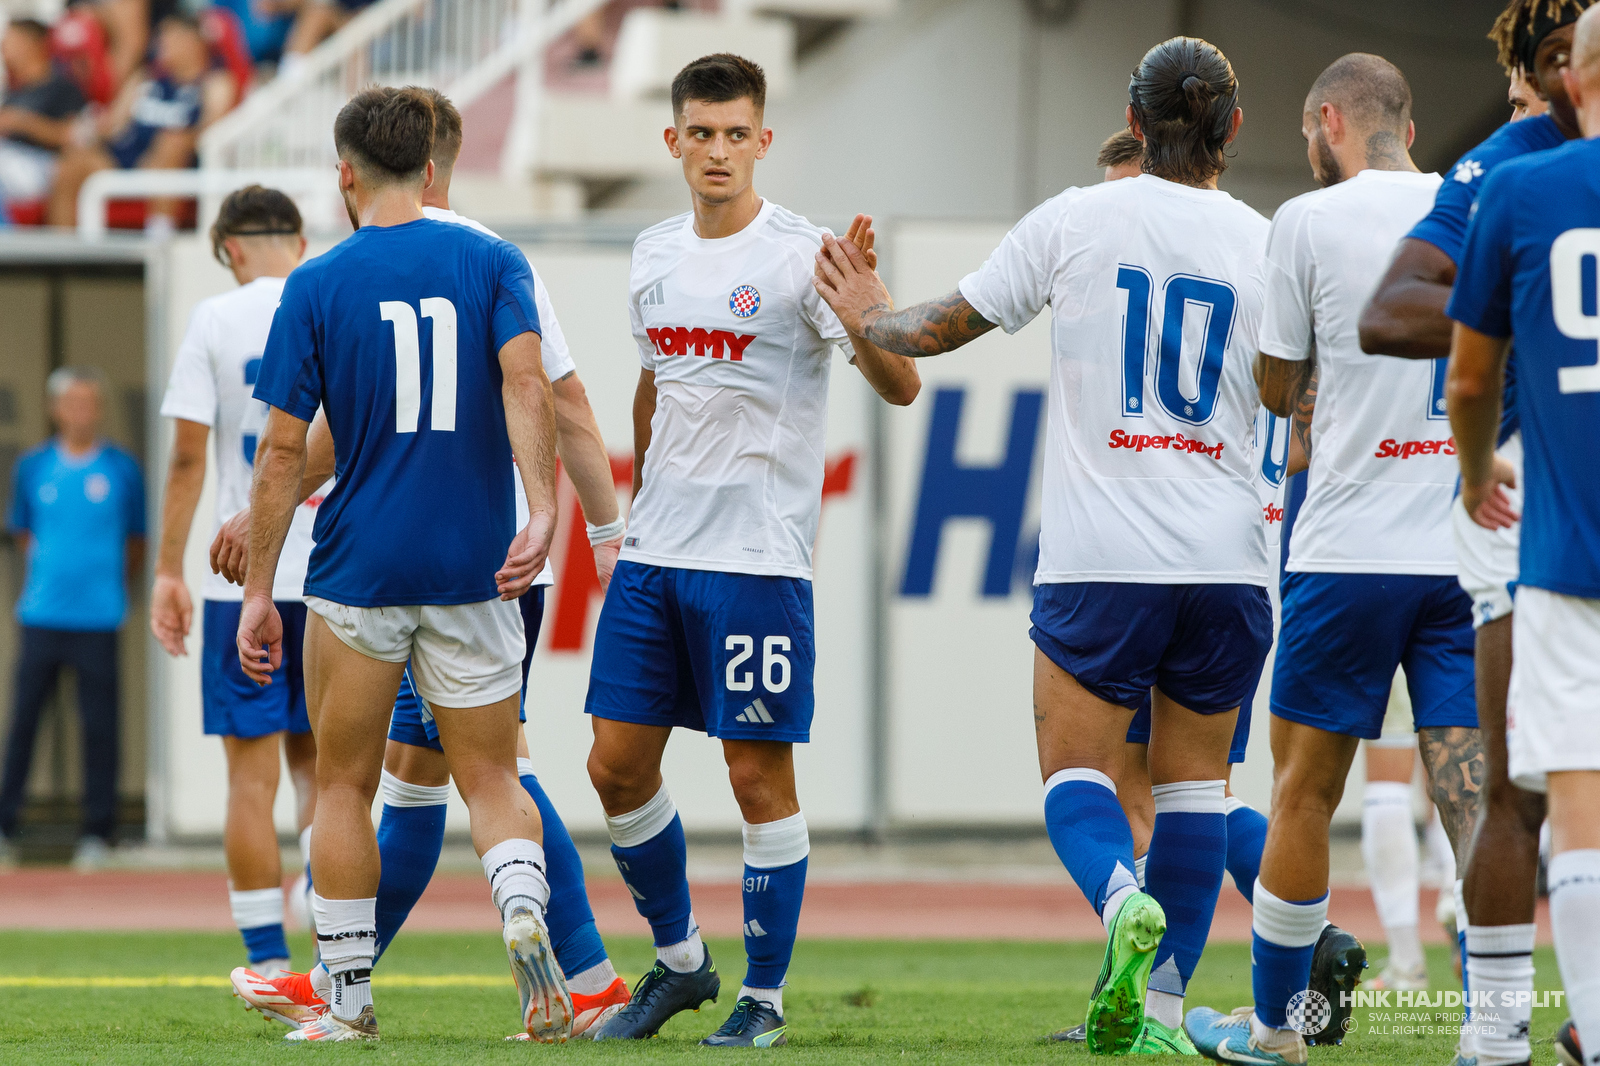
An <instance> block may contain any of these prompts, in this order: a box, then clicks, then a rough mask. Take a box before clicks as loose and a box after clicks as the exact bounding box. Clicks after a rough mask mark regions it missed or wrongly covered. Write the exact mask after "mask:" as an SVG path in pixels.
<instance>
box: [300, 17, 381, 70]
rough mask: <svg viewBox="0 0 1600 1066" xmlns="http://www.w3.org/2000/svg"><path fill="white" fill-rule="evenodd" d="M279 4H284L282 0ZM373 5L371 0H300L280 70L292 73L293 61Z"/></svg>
mask: <svg viewBox="0 0 1600 1066" xmlns="http://www.w3.org/2000/svg"><path fill="white" fill-rule="evenodd" d="M279 3H280V4H282V3H283V0H279ZM371 5H372V0H300V2H299V3H297V4H296V5H295V6H296V10H297V11H298V12H299V13H298V14H297V15H295V19H294V28H293V29H291V30H290V31H289V39H288V41H287V42H286V43H285V44H284V46H283V63H282V65H281V66H280V67H279V68H278V73H280V74H288V73H290V72H292V71H293V70H294V64H295V63H297V62H299V61H300V59H301V58H303V57H304V56H305V54H306V53H307V52H309V51H311V50H312V49H313V48H315V47H316V46H317V45H319V44H321V43H322V42H323V41H325V40H327V39H328V38H329V37H332V36H333V35H334V34H335V33H337V32H338V31H339V30H340V29H342V28H343V27H344V24H345V23H346V22H349V21H350V20H351V19H353V18H355V17H356V15H357V14H359V13H360V12H361V11H362V10H363V9H364V8H367V7H370V6H371ZM284 6H287V5H284Z"/></svg>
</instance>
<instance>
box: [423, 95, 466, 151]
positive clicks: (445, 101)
mask: <svg viewBox="0 0 1600 1066" xmlns="http://www.w3.org/2000/svg"><path fill="white" fill-rule="evenodd" d="M422 91H423V92H425V93H427V94H428V99H429V100H431V101H432V102H433V157H432V158H433V165H434V167H435V169H443V170H448V169H449V168H451V167H453V166H455V165H456V157H457V156H459V155H460V154H461V112H460V111H457V110H456V105H455V104H453V103H451V102H450V98H449V97H448V96H446V95H445V94H444V93H442V92H440V91H439V90H438V89H424V90H422Z"/></svg>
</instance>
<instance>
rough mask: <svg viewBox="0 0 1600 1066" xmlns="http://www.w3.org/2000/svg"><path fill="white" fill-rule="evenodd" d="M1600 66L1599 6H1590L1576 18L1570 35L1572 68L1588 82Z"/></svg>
mask: <svg viewBox="0 0 1600 1066" xmlns="http://www.w3.org/2000/svg"><path fill="white" fill-rule="evenodd" d="M1597 67H1600V7H1591V8H1590V9H1589V10H1587V11H1585V12H1584V13H1583V15H1582V17H1580V18H1579V19H1578V27H1577V29H1576V30H1575V31H1573V36H1572V69H1573V70H1575V71H1577V72H1578V73H1579V75H1580V76H1581V77H1582V78H1583V80H1584V82H1585V83H1587V82H1589V80H1590V79H1592V78H1593V77H1594V75H1595V72H1596V69H1597Z"/></svg>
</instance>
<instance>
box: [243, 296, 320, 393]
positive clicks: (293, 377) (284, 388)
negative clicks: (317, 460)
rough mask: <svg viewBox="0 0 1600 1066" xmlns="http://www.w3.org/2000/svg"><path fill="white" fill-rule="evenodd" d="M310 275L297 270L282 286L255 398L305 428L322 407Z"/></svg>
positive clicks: (263, 353)
mask: <svg viewBox="0 0 1600 1066" xmlns="http://www.w3.org/2000/svg"><path fill="white" fill-rule="evenodd" d="M314 288H315V282H314V281H313V278H312V272H311V271H307V270H304V269H301V270H296V271H295V272H294V273H292V274H290V275H289V280H288V281H287V282H285V283H284V286H283V296H282V298H281V299H280V300H279V303H278V310H277V311H276V312H275V313H274V314H273V316H272V329H271V330H270V331H269V332H268V333H267V345H266V348H265V350H264V351H262V353H261V370H260V373H259V376H258V377H257V378H256V389H255V398H256V399H258V400H260V401H261V402H262V403H265V404H267V405H269V406H271V407H276V408H278V410H280V411H286V412H288V413H289V414H291V415H294V417H296V418H298V419H301V420H303V421H306V422H309V421H311V420H312V419H313V418H315V417H316V414H317V407H318V406H319V405H321V403H322V352H321V350H320V347H319V345H318V331H317V323H316V316H315V315H314V314H313V310H314V308H313V295H314Z"/></svg>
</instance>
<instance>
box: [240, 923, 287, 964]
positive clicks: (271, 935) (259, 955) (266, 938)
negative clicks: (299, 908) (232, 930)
mask: <svg viewBox="0 0 1600 1066" xmlns="http://www.w3.org/2000/svg"><path fill="white" fill-rule="evenodd" d="M239 935H240V936H242V937H244V950H245V954H246V956H247V957H248V958H249V960H250V965H252V966H254V965H255V964H256V963H258V962H261V961H263V960H265V959H287V958H288V957H289V942H288V941H287V940H285V939H284V936H283V923H282V922H273V923H271V924H270V925H258V926H254V927H252V928H250V929H241V930H239Z"/></svg>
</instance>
